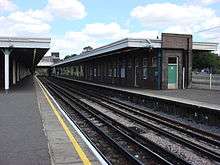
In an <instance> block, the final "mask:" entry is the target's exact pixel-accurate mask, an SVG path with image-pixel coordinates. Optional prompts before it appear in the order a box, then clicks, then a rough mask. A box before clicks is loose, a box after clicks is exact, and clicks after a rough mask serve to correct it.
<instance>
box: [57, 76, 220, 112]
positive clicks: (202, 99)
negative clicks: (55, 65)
mask: <svg viewBox="0 0 220 165" xmlns="http://www.w3.org/2000/svg"><path fill="white" fill-rule="evenodd" d="M57 77H58V78H62V79H67V80H72V81H76V82H81V83H85V84H89V85H95V86H100V87H104V88H109V89H113V90H118V91H124V92H128V93H134V94H140V95H144V96H149V97H154V98H159V99H163V100H168V101H169V100H171V101H175V102H178V103H184V104H188V105H195V106H198V107H204V108H210V109H215V110H220V102H219V98H220V92H219V91H215V90H213V91H210V90H202V89H178V90H150V89H141V88H128V87H116V86H111V85H103V84H97V83H93V82H86V81H80V80H73V79H70V78H66V77H60V76H57Z"/></svg>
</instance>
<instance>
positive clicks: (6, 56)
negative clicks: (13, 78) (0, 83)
mask: <svg viewBox="0 0 220 165" xmlns="http://www.w3.org/2000/svg"><path fill="white" fill-rule="evenodd" d="M2 52H3V53H4V55H5V90H9V72H10V71H9V55H10V54H11V52H12V49H3V50H2Z"/></svg>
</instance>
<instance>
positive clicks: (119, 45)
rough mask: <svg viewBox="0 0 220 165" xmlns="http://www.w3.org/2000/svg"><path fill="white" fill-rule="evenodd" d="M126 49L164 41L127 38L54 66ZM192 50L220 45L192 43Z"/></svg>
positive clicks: (157, 46) (214, 47)
mask: <svg viewBox="0 0 220 165" xmlns="http://www.w3.org/2000/svg"><path fill="white" fill-rule="evenodd" d="M124 48H131V49H132V48H157V49H161V48H162V40H160V39H147V38H146V39H137V38H125V39H122V40H119V41H116V42H113V43H110V44H108V45H105V46H102V47H99V48H96V49H93V50H91V51H88V52H86V53H84V54H81V55H78V56H74V57H72V58H69V59H67V60H64V61H61V62H58V63H56V64H54V65H53V66H58V65H62V64H66V63H69V62H73V61H78V60H82V59H85V58H89V57H93V56H97V55H100V54H104V53H109V52H113V51H117V50H122V49H124ZM192 49H193V50H200V51H217V49H218V43H212V42H193V43H192Z"/></svg>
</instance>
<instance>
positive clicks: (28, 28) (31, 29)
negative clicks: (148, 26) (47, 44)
mask: <svg viewBox="0 0 220 165" xmlns="http://www.w3.org/2000/svg"><path fill="white" fill-rule="evenodd" d="M50 19H51V18H50V15H49V14H48V15H47V14H46V13H42V12H41V11H38V10H36V11H32V10H28V11H26V12H21V11H16V12H12V13H11V14H9V15H8V16H1V17H0V25H1V28H0V35H1V36H29V35H32V36H47V35H48V34H49V32H50V29H51V26H50V25H49V23H48V22H47V21H48V20H50Z"/></svg>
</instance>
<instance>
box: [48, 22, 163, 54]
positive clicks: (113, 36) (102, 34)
mask: <svg viewBox="0 0 220 165" xmlns="http://www.w3.org/2000/svg"><path fill="white" fill-rule="evenodd" d="M158 35H159V33H158V31H140V32H130V31H129V30H128V29H125V28H122V27H121V26H120V25H119V24H117V23H115V22H112V23H108V24H104V23H94V24H87V25H85V27H84V28H83V29H82V30H81V31H69V32H66V33H65V35H64V37H55V38H53V39H52V40H53V44H52V46H51V51H52V52H53V51H59V52H60V55H61V58H64V57H65V55H69V54H74V53H80V52H81V51H82V49H83V48H84V47H86V46H92V47H93V48H97V47H100V46H103V45H104V44H109V43H111V42H114V41H117V40H120V39H123V38H126V37H131V38H156V37H157V36H158ZM48 54H49V53H48Z"/></svg>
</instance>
